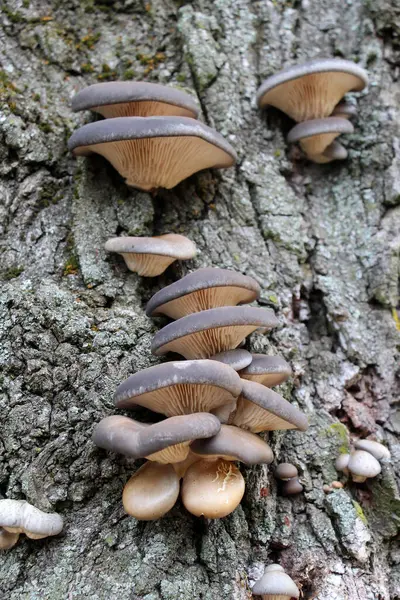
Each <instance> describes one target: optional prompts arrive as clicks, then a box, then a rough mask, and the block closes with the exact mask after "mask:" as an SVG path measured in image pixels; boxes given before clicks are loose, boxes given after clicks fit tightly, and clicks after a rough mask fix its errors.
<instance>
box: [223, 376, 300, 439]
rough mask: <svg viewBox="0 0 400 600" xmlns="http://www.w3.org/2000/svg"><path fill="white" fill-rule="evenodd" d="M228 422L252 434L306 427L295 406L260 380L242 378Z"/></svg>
mask: <svg viewBox="0 0 400 600" xmlns="http://www.w3.org/2000/svg"><path fill="white" fill-rule="evenodd" d="M229 424H230V425H236V426H237V427H241V428H242V429H247V430H249V431H252V432H253V433H259V432H260V431H273V430H275V429H300V431H306V430H307V429H308V422H307V417H306V416H305V414H303V413H302V412H301V411H300V410H299V409H298V408H296V407H295V406H293V405H292V404H290V402H288V401H287V400H285V399H284V398H282V396H280V395H279V394H277V393H276V392H273V391H272V390H270V389H269V388H267V387H265V386H264V385H261V383H256V382H254V381H245V380H244V381H243V389H242V391H241V394H240V396H239V398H238V400H237V408H236V411H235V412H234V413H233V414H232V415H231V417H230V418H229Z"/></svg>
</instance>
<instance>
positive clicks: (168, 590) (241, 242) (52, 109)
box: [0, 0, 400, 600]
mask: <svg viewBox="0 0 400 600" xmlns="http://www.w3.org/2000/svg"><path fill="white" fill-rule="evenodd" d="M45 17H51V19H50V18H49V19H45ZM1 25H2V30H1V31H2V33H1V37H0V48H1V65H2V66H1V69H2V70H1V77H0V89H1V113H0V135H1V139H2V145H1V147H0V153H1V161H0V175H1V179H0V190H1V193H0V196H1V200H2V202H1V205H0V211H1V212H0V216H1V218H0V222H1V225H0V227H1V233H2V242H1V265H0V266H1V272H2V283H1V304H0V306H1V308H0V310H1V317H0V318H1V320H0V336H1V354H0V364H1V368H2V378H1V390H2V391H1V397H0V411H1V420H2V432H1V437H0V495H1V496H2V497H9V498H25V499H27V500H28V501H29V502H31V503H33V504H34V505H36V506H38V507H39V508H41V509H43V510H49V511H50V510H51V511H58V512H60V513H61V514H62V515H63V516H64V518H65V522H66V526H65V530H64V532H63V533H62V534H61V535H60V536H58V537H57V538H53V539H47V540H43V541H28V540H26V539H21V540H20V542H19V543H18V545H17V546H16V547H15V548H13V549H12V550H11V551H9V552H7V553H3V554H2V555H1V556H0V590H1V598H7V599H10V600H16V599H22V598H26V599H30V600H33V599H37V598H40V599H41V600H60V599H64V598H65V599H83V598H91V599H94V600H103V599H108V598H112V599H113V600H126V599H128V598H129V599H131V600H139V599H140V600H177V599H180V600H200V599H203V600H217V599H219V598H229V599H234V600H244V599H247V598H251V592H250V584H251V581H252V579H254V578H256V577H257V576H259V575H260V573H261V570H262V569H261V567H262V565H263V564H264V563H265V562H267V561H269V560H273V561H274V562H276V561H279V562H280V563H281V564H282V565H283V566H285V568H286V569H287V571H288V572H289V573H290V574H291V576H292V577H293V579H295V580H296V582H297V583H298V584H299V586H301V588H302V592H303V598H308V599H311V598H313V599H317V600H339V599H346V600H347V599H348V600H360V599H366V600H367V599H371V600H377V599H381V600H383V599H384V600H387V599H389V598H392V599H396V598H400V550H399V546H398V541H397V542H396V535H397V531H398V525H399V522H400V500H399V496H398V490H397V487H396V480H395V471H396V469H397V474H399V471H400V446H399V433H400V413H399V409H398V404H396V401H397V402H398V398H399V395H398V392H399V388H398V382H397V386H396V379H395V376H396V370H398V365H399V363H398V346H399V337H398V331H397V330H396V322H395V316H396V314H397V313H396V312H395V310H394V308H395V307H396V304H397V297H398V296H397V294H398V271H399V246H400V206H399V200H400V140H399V132H398V123H399V100H400V89H399V82H398V77H399V68H398V66H396V63H397V64H398V58H399V54H400V53H399V35H400V6H399V4H398V0H377V1H375V2H373V1H372V0H365V1H363V0H352V1H350V0H348V1H346V2H343V0H329V1H328V0H302V1H301V2H300V1H299V2H295V1H290V0H288V1H280V0H260V1H251V0H216V1H214V2H212V1H211V0H196V1H195V2H175V1H173V0H153V1H151V2H149V3H148V4H146V3H145V1H144V0H143V2H139V1H137V0H119V1H116V2H112V1H107V0H104V3H103V4H102V3H101V2H100V1H99V2H97V1H95V0H84V1H82V2H80V1H78V0H71V1H69V2H61V1H59V0H54V1H53V2H46V1H44V0H42V1H39V0H30V1H29V0H23V1H20V0H7V2H5V1H4V2H3V3H2V12H1ZM314 56H343V57H345V58H348V59H350V60H357V61H359V62H360V64H362V65H364V66H366V67H367V69H368V71H369V73H370V78H371V85H370V87H369V90H368V93H362V94H361V96H360V97H359V99H358V110H359V117H358V119H357V121H356V128H355V133H354V134H353V135H350V136H347V137H346V139H345V140H344V144H345V145H346V146H347V148H348V150H349V159H348V160H347V161H345V162H344V163H343V164H330V165H326V166H323V165H313V164H310V163H307V162H305V161H304V160H303V159H301V157H300V156H299V153H298V152H296V151H295V150H293V149H292V150H290V149H289V148H288V147H287V145H286V143H285V132H287V131H288V129H289V127H290V122H289V120H288V119H287V118H286V117H285V116H284V115H282V114H280V113H279V112H278V111H274V110H270V111H268V112H266V113H265V114H261V113H260V112H259V111H258V110H257V109H256V107H255V92H256V89H257V87H258V85H259V84H260V82H261V81H262V79H263V78H264V77H266V76H267V75H269V74H271V73H273V72H275V71H277V70H279V69H280V68H281V67H283V66H286V65H289V64H292V63H294V62H296V61H301V60H305V59H307V58H311V57H314ZM117 78H118V79H124V78H126V79H132V78H134V79H137V80H140V79H145V80H148V81H159V82H161V83H170V84H173V85H180V86H182V87H184V88H185V89H188V90H192V92H193V93H194V94H195V95H196V96H197V98H198V99H199V101H200V103H201V106H202V110H203V119H204V120H205V122H207V123H208V124H209V125H211V126H213V127H215V128H216V129H217V130H218V131H219V132H220V133H222V134H223V135H224V136H226V137H227V139H228V140H229V141H230V142H231V143H232V144H233V145H234V147H235V148H236V150H237V151H238V154H239V162H238V165H237V166H236V167H235V168H231V169H229V170H226V171H224V172H211V171H210V172H204V173H201V174H198V175H196V176H193V177H192V178H190V180H188V181H186V182H184V183H182V184H181V185H179V186H178V187H177V188H176V189H174V190H172V191H160V192H159V193H158V194H157V195H155V196H154V197H152V196H151V195H149V194H146V193H140V192H137V191H134V190H129V189H128V188H127V187H126V186H125V184H124V183H123V181H122V180H121V179H120V177H119V176H118V174H117V173H115V172H114V171H113V169H112V168H111V167H110V166H109V165H108V164H107V163H106V162H105V161H104V160H102V159H101V158H99V157H97V158H96V157H94V158H90V159H80V160H79V161H76V160H75V159H74V158H73V157H71V156H70V154H69V153H68V151H67V148H66V140H67V139H68V137H69V135H70V133H71V131H73V130H74V129H75V128H76V127H78V126H79V125H81V124H82V123H84V122H86V121H87V120H88V119H89V118H90V117H89V115H88V114H78V115H74V114H72V113H71V110H70V101H71V97H72V96H73V94H74V93H75V91H76V90H78V89H80V88H82V87H84V86H85V85H87V84H90V83H94V82H96V81H104V80H110V79H117ZM168 231H175V232H182V233H184V234H186V235H188V236H189V237H190V238H191V239H193V240H194V241H195V242H196V244H197V245H198V247H199V248H200V250H201V252H200V254H199V256H198V258H196V260H195V261H193V262H191V263H186V264H183V265H175V266H173V267H171V268H170V269H169V270H168V272H167V273H166V274H165V275H164V276H162V277H160V278H158V279H156V280H145V279H140V278H139V277H137V276H136V275H135V274H133V273H129V272H128V271H127V269H126V268H125V266H124V264H123V263H122V261H121V260H120V259H119V257H116V258H114V257H110V256H106V254H105V252H104V250H103V243H104V241H105V240H106V239H107V238H108V237H110V236H114V235H116V234H120V233H130V234H134V235H157V234H161V233H164V232H168ZM205 265H215V266H221V267H228V268H233V269H237V270H239V271H242V272H244V273H247V274H249V275H252V276H253V277H255V278H256V279H257V281H259V283H260V284H261V286H262V288H263V296H262V303H263V304H264V305H271V306H273V307H274V308H275V309H276V311H277V314H278V315H279V317H280V321H281V327H280V328H279V329H278V330H277V331H276V332H275V333H273V334H272V335H271V336H269V337H268V338H267V337H266V336H262V335H253V336H252V338H251V340H250V341H249V344H248V347H249V348H251V349H253V350H254V351H258V352H262V351H266V350H271V351H273V352H277V353H280V354H282V355H283V356H284V357H286V358H287V359H288V360H290V361H291V363H292V365H293V368H294V372H295V377H294V380H293V381H292V382H291V384H288V385H286V386H284V387H283V392H284V395H285V396H286V397H287V398H291V399H292V400H293V401H296V402H298V404H299V405H300V406H301V407H302V408H303V409H304V410H305V411H306V412H307V413H308V415H309V418H310V423H311V427H310V430H309V431H308V432H307V433H305V434H304V433H301V434H300V433H281V432H277V433H274V434H273V435H271V444H272V446H273V449H274V452H275V455H276V459H277V461H282V460H289V461H293V462H294V463H295V464H296V465H298V467H299V468H300V470H301V476H302V480H303V481H304V485H305V491H304V494H303V495H300V496H299V497H295V498H293V499H285V498H282V497H280V496H279V495H278V494H277V486H276V482H275V480H274V478H273V476H272V472H271V469H267V468H266V467H261V466H259V467H253V468H245V467H242V471H243V473H244V475H245V479H246V486H247V491H246V495H245V498H244V500H243V502H242V504H241V506H240V507H239V508H238V509H237V510H236V511H235V512H234V513H233V514H232V515H231V516H230V517H227V518H225V519H223V520H220V521H215V522H204V521H203V520H201V519H195V518H194V517H192V516H190V515H189V514H187V513H186V512H185V510H184V509H183V508H182V506H181V505H180V504H179V503H178V505H177V506H176V507H175V508H174V509H173V511H172V512H171V513H170V514H169V515H168V516H167V517H165V518H164V519H162V520H160V521H159V522H155V523H140V522H137V521H135V520H134V519H132V518H130V517H127V516H126V515H125V514H124V512H123V510H122V506H121V491H122V487H123V484H124V482H125V481H126V480H127V478H128V477H129V476H130V474H131V473H132V472H133V471H134V470H135V469H137V467H138V466H139V464H140V462H137V463H133V462H132V461H130V460H127V459H124V458H121V457H117V456H112V455H108V454H107V453H105V452H102V451H99V450H97V449H96V448H95V447H94V446H93V444H92V442H91V432H92V429H93V426H94V424H96V423H97V422H98V421H99V420H100V419H101V418H102V417H103V416H105V415H107V414H112V412H113V410H114V409H113V404H112V395H113V391H114V389H115V387H116V385H117V384H118V383H119V382H120V381H121V380H122V379H124V378H125V377H126V376H128V375H129V374H130V373H132V372H135V371H137V370H138V369H141V368H144V367H147V366H149V365H150V364H154V363H155V362H157V361H156V359H154V357H151V355H150V350H149V348H150V341H151V338H152V335H153V334H154V332H155V331H156V330H157V328H158V326H160V323H161V321H160V322H159V323H156V322H152V321H151V320H150V319H148V318H147V317H146V316H145V314H144V306H145V303H146V301H147V300H148V298H149V297H150V296H151V295H152V293H154V292H155V291H156V290H157V289H159V288H160V287H161V286H162V285H165V284H166V283H169V282H171V281H173V280H175V279H177V278H178V277H180V276H181V275H182V274H184V273H186V272H187V270H188V269H194V268H197V267H200V266H205ZM396 360H397V362H396ZM138 414H139V413H138ZM370 433H375V434H376V435H377V436H378V438H382V439H385V440H386V441H387V443H388V445H389V447H390V449H391V452H392V457H393V459H392V463H391V464H388V465H385V466H384V468H383V472H382V475H381V476H380V477H378V478H376V479H375V480H373V481H371V482H370V483H368V484H366V485H364V486H358V487H357V486H354V485H346V486H345V488H344V489H339V490H336V491H335V492H333V493H330V494H327V495H325V494H324V493H323V491H322V486H323V485H324V484H329V483H330V482H332V481H333V480H335V479H337V478H338V474H337V473H336V471H335V469H334V466H333V462H334V459H335V457H336V456H337V454H338V452H339V449H340V448H342V449H343V447H346V446H347V445H348V444H349V440H350V439H351V437H352V436H359V435H366V434H370Z"/></svg>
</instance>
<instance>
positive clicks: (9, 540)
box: [0, 527, 19, 550]
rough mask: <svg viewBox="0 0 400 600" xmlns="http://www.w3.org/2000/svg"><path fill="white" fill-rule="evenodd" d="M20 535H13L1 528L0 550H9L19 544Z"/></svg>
mask: <svg viewBox="0 0 400 600" xmlns="http://www.w3.org/2000/svg"><path fill="white" fill-rule="evenodd" d="M18 539H19V533H11V532H10V531H7V530H6V529H3V528H2V527H0V550H9V549H10V548H13V546H15V544H16V543H17V542H18Z"/></svg>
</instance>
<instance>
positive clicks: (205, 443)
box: [190, 425, 274, 465]
mask: <svg viewBox="0 0 400 600" xmlns="http://www.w3.org/2000/svg"><path fill="white" fill-rule="evenodd" d="M190 449H191V451H192V452H194V453H195V454H199V455H200V456H203V457H206V456H207V457H210V458H219V457H221V458H225V460H231V461H232V460H240V461H241V462H244V463H246V464H247V465H259V464H270V463H271V462H272V461H273V460H274V455H273V452H272V450H271V448H270V447H269V446H268V444H267V443H266V442H264V440H263V439H261V438H260V437H259V436H258V435H255V434H254V433H250V432H249V431H245V430H244V429H239V427H233V426H232V425H222V426H221V429H220V431H219V433H217V434H216V435H214V436H213V437H209V438H208V439H206V440H199V439H198V440H196V441H195V442H193V443H192V444H191V445H190Z"/></svg>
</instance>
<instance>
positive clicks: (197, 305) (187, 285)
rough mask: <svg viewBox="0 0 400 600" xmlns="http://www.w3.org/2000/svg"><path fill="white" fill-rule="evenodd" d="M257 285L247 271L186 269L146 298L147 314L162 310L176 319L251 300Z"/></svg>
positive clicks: (162, 312) (254, 296)
mask: <svg viewBox="0 0 400 600" xmlns="http://www.w3.org/2000/svg"><path fill="white" fill-rule="evenodd" d="M260 292H261V290H260V286H259V285H258V283H257V282H256V281H255V280H254V279H253V278H252V277H248V276H247V275H242V273H237V272H236V271H230V270H228V269H215V268H205V269H198V270H197V271H194V272H193V273H189V275H186V276H185V277H182V279H179V281H175V283H171V285H168V286H167V287H165V288H163V289H162V290H160V291H159V292H157V293H156V294H154V296H153V297H152V298H151V299H150V300H149V302H148V304H147V307H146V314H147V315H148V316H149V317H153V316H156V315H160V314H164V315H167V316H168V317H171V318H172V319H179V318H180V317H184V316H186V315H188V314H191V313H195V312H199V311H202V310H208V309H210V308H217V307H220V306H236V305H237V304H245V303H249V302H253V300H256V299H257V298H258V297H259V295H260Z"/></svg>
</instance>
